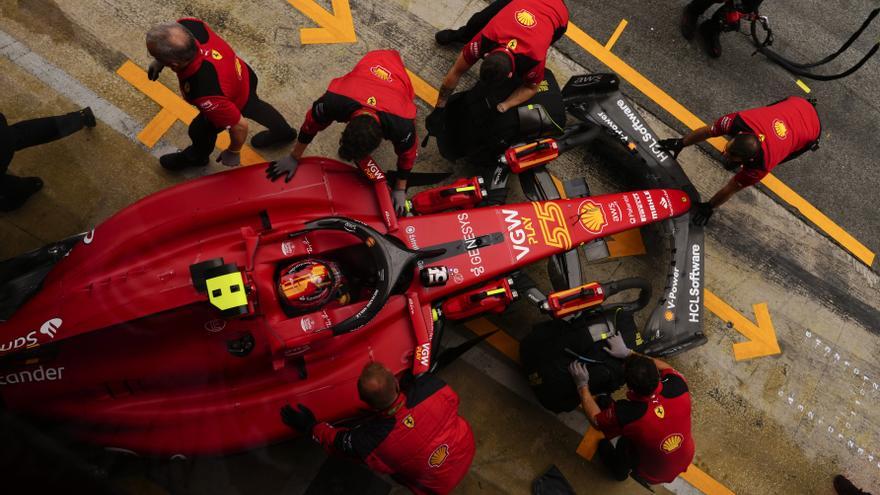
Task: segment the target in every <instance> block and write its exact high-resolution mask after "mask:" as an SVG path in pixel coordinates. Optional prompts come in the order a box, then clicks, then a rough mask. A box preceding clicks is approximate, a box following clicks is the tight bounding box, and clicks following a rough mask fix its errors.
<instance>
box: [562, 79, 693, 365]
mask: <svg viewBox="0 0 880 495" xmlns="http://www.w3.org/2000/svg"><path fill="white" fill-rule="evenodd" d="M617 86H618V79H617V76H616V75H614V74H590V75H587V76H577V77H572V78H571V80H570V81H569V82H568V84H566V85H565V88H564V89H563V90H562V94H563V96H564V97H565V99H566V107H567V109H568V111H569V113H571V114H572V115H574V116H575V117H577V118H578V119H580V120H582V121H585V122H590V123H593V124H596V125H598V126H600V127H601V128H602V129H603V130H604V131H605V133H606V135H608V136H609V137H611V138H612V139H614V140H617V141H619V142H620V144H621V145H622V146H623V147H624V148H625V149H626V150H628V151H629V152H630V154H632V155H633V156H634V157H635V158H636V159H637V160H638V161H639V162H640V163H641V165H642V166H643V167H642V170H643V171H644V173H645V178H646V179H647V181H648V183H649V184H650V185H652V186H654V187H660V188H674V189H680V190H682V191H684V192H685V193H687V194H688V196H690V197H691V200H692V201H693V202H695V203H696V202H698V201H700V195H699V193H698V192H697V190H696V188H695V187H694V185H693V184H692V183H691V181H690V179H688V177H687V175H686V174H685V173H684V170H682V168H681V166H680V165H679V164H678V162H677V161H676V160H675V158H674V157H673V156H672V155H671V154H670V153H668V152H666V151H664V150H662V149H660V146H659V141H660V139H659V138H658V137H657V134H656V133H655V132H654V130H653V129H651V128H650V126H649V125H648V124H647V122H646V121H645V119H644V117H642V116H641V114H640V113H639V111H638V110H637V109H636V107H635V105H633V104H632V102H631V101H629V99H628V98H626V97H625V96H624V95H623V94H622V93H621V92H620V91H619V90H618V89H617ZM663 226H664V229H665V230H666V231H667V233H669V234H670V235H671V238H672V239H671V241H672V247H671V262H670V264H669V266H668V270H667V274H666V287H665V288H664V289H663V295H662V296H661V298H660V300H659V301H658V303H657V307H656V308H654V311H653V312H652V313H651V317H650V318H649V320H648V323H647V325H646V327H645V330H644V332H643V338H644V341H645V343H644V344H642V345H641V346H640V348H639V350H640V351H641V352H645V353H648V354H651V355H655V356H669V355H673V354H677V353H679V352H682V351H684V350H686V349H689V348H691V347H696V346H699V345H702V344H704V343H706V336H705V335H704V334H703V287H704V280H705V248H704V245H703V240H704V233H703V227H701V226H697V225H694V224H692V223H691V222H690V215H685V216H682V217H678V218H671V219H668V220H666V221H664V222H663Z"/></svg>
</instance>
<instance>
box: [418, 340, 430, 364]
mask: <svg viewBox="0 0 880 495" xmlns="http://www.w3.org/2000/svg"><path fill="white" fill-rule="evenodd" d="M416 360H417V361H418V362H419V363H421V365H422V366H426V367H427V366H430V364H431V344H430V343H429V342H426V343H424V344H420V345H418V346H416Z"/></svg>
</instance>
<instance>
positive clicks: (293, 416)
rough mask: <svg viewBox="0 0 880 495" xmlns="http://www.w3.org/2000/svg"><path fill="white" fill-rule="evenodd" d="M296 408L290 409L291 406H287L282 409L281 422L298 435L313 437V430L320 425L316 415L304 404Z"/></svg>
mask: <svg viewBox="0 0 880 495" xmlns="http://www.w3.org/2000/svg"><path fill="white" fill-rule="evenodd" d="M296 407H297V408H296V409H294V408H292V407H290V404H285V405H284V407H282V408H281V421H282V422H283V423H284V424H286V425H287V426H288V427H290V429H292V430H294V431H296V432H297V433H301V434H303V435H311V434H312V428H314V427H315V425H316V424H317V423H318V421H317V420H315V415H314V414H312V411H311V410H310V409H309V408H308V407H306V406H304V405H302V404H297V405H296Z"/></svg>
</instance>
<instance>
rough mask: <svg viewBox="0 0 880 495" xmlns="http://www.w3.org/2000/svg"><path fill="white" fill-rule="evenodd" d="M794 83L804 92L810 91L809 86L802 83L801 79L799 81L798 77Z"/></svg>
mask: <svg viewBox="0 0 880 495" xmlns="http://www.w3.org/2000/svg"><path fill="white" fill-rule="evenodd" d="M795 83H796V84H797V85H798V87H800V88H801V89H802V90H804V93H809V92H810V87H809V86H807V84H806V83H804V82H803V81H801V80H800V79H798V80H797V81H795Z"/></svg>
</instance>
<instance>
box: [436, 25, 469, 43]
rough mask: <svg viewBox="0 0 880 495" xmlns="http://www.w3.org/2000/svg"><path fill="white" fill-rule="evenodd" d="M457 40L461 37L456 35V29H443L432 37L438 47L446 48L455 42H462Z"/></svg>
mask: <svg viewBox="0 0 880 495" xmlns="http://www.w3.org/2000/svg"><path fill="white" fill-rule="evenodd" d="M459 38H461V36H460V35H459V34H458V30H457V29H444V30H442V31H437V34H435V35H434V41H436V42H437V44H438V45H440V46H446V45H449V44H452V43H455V42H456V41H457V42H462V41H461V40H460V39H459Z"/></svg>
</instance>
